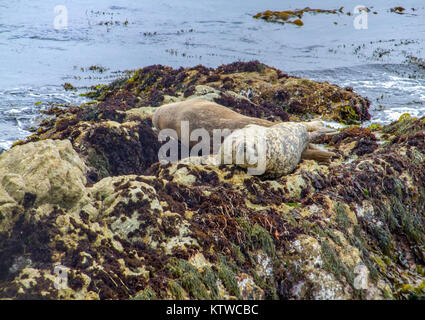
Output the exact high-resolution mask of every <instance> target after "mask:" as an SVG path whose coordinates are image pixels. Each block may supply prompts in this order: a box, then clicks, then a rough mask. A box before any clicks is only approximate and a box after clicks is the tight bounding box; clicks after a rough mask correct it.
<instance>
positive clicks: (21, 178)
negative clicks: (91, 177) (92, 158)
mask: <svg viewBox="0 0 425 320" xmlns="http://www.w3.org/2000/svg"><path fill="white" fill-rule="evenodd" d="M86 171H87V167H86V165H85V164H84V162H83V161H82V160H81V159H80V158H79V156H78V154H77V153H76V152H75V151H74V149H73V148H72V145H71V143H70V142H69V141H68V140H62V141H60V140H43V141H39V142H36V143H31V144H25V145H22V146H16V147H14V148H12V149H11V150H9V151H7V152H5V153H3V154H2V155H1V156H0V183H1V186H2V187H3V188H4V191H6V193H7V194H8V195H9V196H10V197H11V198H13V200H14V201H16V202H17V203H19V204H20V205H22V206H23V207H24V208H25V209H28V208H30V207H33V206H39V205H42V204H44V203H49V204H57V205H59V206H61V207H63V208H67V209H69V208H71V207H72V206H74V205H75V204H76V203H77V202H78V201H79V200H80V198H81V197H82V196H83V194H84V193H85V184H86V177H85V174H86Z"/></svg>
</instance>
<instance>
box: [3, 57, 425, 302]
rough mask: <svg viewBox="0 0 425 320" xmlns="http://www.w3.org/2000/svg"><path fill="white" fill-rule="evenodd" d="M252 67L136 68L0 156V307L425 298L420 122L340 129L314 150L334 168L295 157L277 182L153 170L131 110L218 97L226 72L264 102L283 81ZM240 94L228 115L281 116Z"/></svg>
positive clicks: (152, 137) (231, 171)
mask: <svg viewBox="0 0 425 320" xmlns="http://www.w3.org/2000/svg"><path fill="white" fill-rule="evenodd" d="M261 66H262V65H260V64H257V63H247V64H243V63H236V64H232V65H228V66H222V67H219V68H217V69H216V70H211V69H206V68H201V67H197V68H192V69H180V70H172V69H171V68H166V67H159V66H154V67H150V68H145V69H142V70H140V71H138V72H136V74H135V76H134V77H133V78H131V79H129V80H125V81H121V82H116V83H114V84H112V85H110V86H108V87H107V88H108V89H105V88H103V89H101V90H99V94H100V95H101V96H100V97H99V99H100V100H101V102H98V103H93V104H89V105H83V106H81V107H78V108H75V107H71V108H68V109H61V110H59V109H57V110H52V111H51V112H53V113H54V114H55V116H54V117H50V118H46V120H45V122H44V124H43V125H42V126H41V128H40V130H39V132H38V133H37V134H36V135H35V136H33V137H31V138H30V139H29V140H28V141H26V143H25V144H23V145H21V146H20V145H19V143H18V144H17V145H16V146H15V147H13V148H12V149H11V150H9V151H6V152H4V153H3V154H2V155H1V156H0V164H1V167H0V173H1V174H0V176H1V179H0V298H5V299H7V298H12V299H26V298H37V299H237V298H239V299H393V298H396V299H410V298H413V299H415V298H423V297H424V296H425V292H424V290H425V271H424V270H425V212H424V208H425V162H424V160H425V143H424V141H425V140H424V132H425V118H421V119H413V118H410V117H407V116H404V117H402V118H401V119H400V120H399V121H397V122H395V123H393V124H391V125H388V126H382V127H377V128H373V129H366V128H360V127H351V128H346V129H343V130H341V131H340V132H339V133H338V134H336V135H334V136H332V137H326V138H323V140H322V141H321V142H322V143H323V144H324V147H326V148H327V149H328V150H330V151H332V152H334V153H335V154H336V156H335V157H333V158H332V159H331V163H330V164H327V165H325V164H321V163H317V162H315V161H313V160H303V161H301V162H300V163H299V164H298V165H297V166H296V168H295V170H294V171H293V172H291V173H289V174H287V175H284V176H282V177H279V178H273V179H270V178H265V177H257V176H252V175H249V174H248V173H247V171H246V169H243V168H240V167H238V166H235V165H230V164H229V165H215V164H214V163H209V164H202V163H200V162H198V163H191V162H189V161H184V160H182V161H179V162H178V163H176V164H160V163H159V162H157V160H156V159H155V156H156V155H157V153H156V152H157V148H158V146H159V144H156V143H157V140H156V133H155V131H154V130H153V129H152V127H151V126H152V124H151V122H150V120H149V116H146V115H147V114H149V110H151V109H146V111H147V113H145V112H144V111H141V110H140V109H139V108H150V107H153V106H154V105H155V104H157V102H158V103H161V101H163V100H164V99H168V100H167V101H172V99H171V98H169V97H174V98H176V99H183V98H185V97H184V94H183V97H181V96H180V95H179V94H178V93H176V94H174V93H173V91H172V90H175V92H186V91H187V90H189V91H187V92H186V94H185V95H186V97H190V96H192V95H196V94H198V93H205V96H208V99H215V98H216V97H218V96H221V98H223V95H222V85H223V83H222V80H219V79H222V77H223V75H224V74H225V75H226V77H228V78H229V79H235V80H234V82H231V81H230V80H226V81H224V82H225V83H226V88H229V89H226V90H227V91H226V94H229V93H228V92H229V90H231V89H230V88H231V84H232V83H236V87H237V86H239V85H240V84H241V83H244V81H245V80H246V81H247V82H246V83H245V85H246V87H244V88H245V89H246V90H248V89H249V88H251V90H254V89H253V88H254V87H255V86H256V85H258V88H263V89H264V91H263V92H270V91H267V90H268V89H267V88H268V86H271V87H272V86H274V84H273V83H276V86H278V87H282V84H281V83H280V84H277V83H278V82H279V79H282V81H284V82H285V81H286V80H288V81H289V80H290V79H289V78H288V77H286V76H284V75H281V76H280V78H279V76H278V72H277V71H276V70H274V69H271V68H267V67H261ZM262 68H264V69H262ZM269 73H270V74H269ZM272 73H275V74H276V78H270V77H269V75H271V74H272ZM165 75H167V76H165ZM217 76H218V78H217ZM192 77H193V78H192ZM284 78H285V80H283V79H284ZM190 79H192V80H190ZM193 79H196V80H193ZM199 79H204V80H203V81H207V79H208V86H204V87H197V86H195V83H197V81H201V80H199ZM244 79H245V80H244ZM255 79H257V80H255ZM187 81H189V82H190V81H193V83H192V84H190V85H188V82H187ZM201 82H202V81H201ZM214 82H216V85H214ZM248 83H250V84H251V85H248ZM159 84H161V85H159ZM192 85H193V86H195V87H194V88H191V86H192ZM214 86H215V88H214ZM318 86H319V89H320V88H323V87H322V86H324V85H323V84H318ZM148 87H149V88H150V90H148V89H147V88H148ZM207 87H209V88H207ZM164 88H168V91H166V90H167V89H164ZM189 88H191V89H189ZM210 88H213V89H210ZM237 88H241V87H237ZM258 88H257V89H255V90H259V91H256V92H257V94H258V93H261V90H263V89H258ZM328 88H329V87H328ZM333 88H337V87H333ZM192 89H193V90H192ZM102 90H106V91H102ZM162 90H164V91H162ZM255 90H254V91H255ZM335 90H337V91H338V92H339V93H341V94H342V95H344V94H349V93H347V92H351V91H347V92H345V91H341V89H335ZM101 91H102V92H101ZM237 91H238V90H237ZM165 92H167V94H166V95H168V96H169V97H165V98H164V96H161V94H162V93H164V94H165ZM251 92H253V91H251ZM318 92H320V90H319V91H318ZM318 92H316V93H315V94H318V95H321V93H318ZM130 93H131V94H130ZM240 93H241V92H238V93H237V94H240ZM234 94H235V95H233V96H232V95H230V94H229V96H231V97H232V99H240V101H243V104H235V105H234V107H235V109H237V108H239V107H241V106H242V105H244V106H246V107H247V108H246V109H244V110H245V111H246V113H251V114H250V115H253V114H252V113H255V112H251V111H249V110H256V109H255V108H258V116H263V117H265V118H273V117H275V119H277V118H279V117H281V116H280V115H278V113H275V111H276V110H280V109H274V107H273V106H272V105H267V103H264V104H261V103H260V102H259V101H270V100H260V98H258V95H257V96H256V95H254V96H253V97H257V98H248V97H247V96H246V97H245V98H239V96H236V93H235V92H234ZM350 94H351V96H350V97H351V98H354V97H356V98H355V99H359V100H358V101H366V100H364V99H363V98H361V97H357V96H355V95H354V94H353V93H352V92H351V93H350ZM216 95H217V96H216ZM248 96H249V94H248ZM160 97H161V99H163V100H161V99H160ZM235 97H238V98H235ZM226 99H227V98H226ZM252 99H258V100H257V101H256V102H254V103H255V104H253V105H251V104H245V103H246V101H253V100H252ZM306 99H309V98H306ZM321 99H322V100H321V101H323V104H322V106H324V105H327V106H328V105H332V101H331V100H332V99H331V98H330V97H329V96H327V95H321ZM362 99H363V100H362ZM164 101H165V100H164ZM223 101H224V100H223ZM228 101H230V98H229V100H228ZM232 101H233V100H232ZM312 101H314V99H313V100H312ZM114 105H115V107H114ZM267 106H269V107H270V108H268V107H267ZM274 106H277V104H275V105H274ZM251 107H252V109H250V108H251ZM136 108H137V109H139V110H137V112H136V111H135V112H129V111H130V110H132V109H136ZM319 109H320V108H319ZM323 110H324V113H325V114H326V112H327V111H326V110H328V109H323ZM359 114H360V113H359ZM137 119H139V120H137ZM51 139H54V140H51ZM38 140H39V141H38ZM108 146H110V147H109V148H108ZM120 146H122V148H121V150H120V149H119V147H120ZM73 149H74V150H75V151H74V150H73ZM90 150H94V151H95V152H96V154H95V155H96V156H95V157H94V159H93V158H92V157H91V156H90ZM96 159H97V161H96ZM99 159H103V160H99ZM86 175H87V180H85V179H86ZM64 177H68V178H66V179H65V178H64ZM39 185H40V187H39ZM46 186H50V187H49V188H47V187H46ZM70 191H71V192H70ZM28 193H30V194H32V195H35V196H30V195H28Z"/></svg>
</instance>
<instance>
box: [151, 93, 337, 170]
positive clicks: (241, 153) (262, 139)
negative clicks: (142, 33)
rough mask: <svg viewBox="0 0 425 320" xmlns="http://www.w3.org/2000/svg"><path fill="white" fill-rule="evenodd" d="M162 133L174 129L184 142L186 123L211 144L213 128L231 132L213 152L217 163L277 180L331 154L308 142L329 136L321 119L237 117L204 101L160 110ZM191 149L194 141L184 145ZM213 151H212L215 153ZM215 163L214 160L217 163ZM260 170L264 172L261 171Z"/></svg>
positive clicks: (158, 121) (156, 122) (158, 124)
mask: <svg viewBox="0 0 425 320" xmlns="http://www.w3.org/2000/svg"><path fill="white" fill-rule="evenodd" d="M152 122H153V124H154V126H155V127H156V128H158V129H160V130H162V129H173V130H175V132H176V133H177V135H178V139H179V140H180V141H182V136H183V134H184V132H183V131H184V130H183V129H184V128H183V127H182V123H187V125H188V131H189V132H192V131H193V130H195V129H201V128H203V129H205V130H206V131H207V132H208V134H209V137H210V139H211V141H208V142H213V144H214V142H217V141H214V139H216V137H214V134H213V132H214V130H217V129H220V130H224V129H229V132H228V134H227V135H226V136H224V137H222V140H221V141H220V148H219V149H218V152H217V150H213V153H214V154H216V158H219V159H218V160H217V159H216V160H217V161H218V162H219V163H224V164H226V163H227V164H230V163H233V164H236V165H239V166H241V167H244V168H247V169H248V170H249V171H251V172H252V173H253V174H263V175H265V176H266V177H277V176H281V175H284V174H287V173H290V172H292V171H293V170H294V169H295V167H296V166H297V165H298V163H299V162H300V160H301V159H310V160H317V161H319V162H329V159H330V158H331V157H332V156H333V155H334V154H333V153H331V152H327V151H323V150H320V149H319V148H318V147H316V146H314V145H313V144H312V143H311V142H313V141H314V140H316V139H317V138H319V137H321V136H323V135H327V134H333V133H334V130H329V129H327V128H325V127H324V125H323V123H322V122H321V121H311V122H281V123H275V122H271V121H267V120H264V119H259V118H252V117H248V116H244V115H241V114H239V113H237V112H235V111H233V110H231V109H229V108H226V107H224V106H221V105H219V104H217V103H214V102H211V101H207V100H204V99H198V98H197V99H191V100H186V101H182V102H176V103H170V104H166V105H163V106H161V107H159V108H158V110H157V111H156V112H155V114H154V115H153V118H152ZM188 143H189V146H190V147H192V146H193V145H194V144H196V143H198V142H197V141H188ZM214 151H215V152H214ZM217 161H214V162H217ZM261 171H263V173H260V172H261Z"/></svg>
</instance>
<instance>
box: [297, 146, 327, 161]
mask: <svg viewBox="0 0 425 320" xmlns="http://www.w3.org/2000/svg"><path fill="white" fill-rule="evenodd" d="M334 155H335V153H333V152H328V151H324V150H321V149H319V148H318V147H317V146H315V145H314V144H311V143H310V144H309V145H308V146H307V148H305V150H304V151H303V153H302V154H301V159H304V160H316V161H317V162H324V163H329V162H330V159H331V157H333V156H334Z"/></svg>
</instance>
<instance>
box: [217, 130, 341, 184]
mask: <svg viewBox="0 0 425 320" xmlns="http://www.w3.org/2000/svg"><path fill="white" fill-rule="evenodd" d="M310 139H311V138H310V135H309V132H308V131H307V128H306V126H305V125H304V124H302V123H295V122H282V123H278V124H275V125H273V126H271V127H262V126H258V125H248V126H246V127H244V128H243V129H238V130H236V131H234V132H233V133H232V134H230V135H229V136H227V137H226V139H225V140H224V142H223V144H222V146H221V148H220V151H219V153H218V154H217V155H216V157H219V159H218V160H217V162H219V163H220V164H229V163H232V164H236V165H238V166H240V167H243V168H246V169H248V173H249V174H253V175H262V176H263V177H265V178H278V177H281V176H282V175H285V174H289V173H291V172H293V171H294V169H295V168H296V167H297V165H298V163H299V162H300V161H301V159H302V158H304V159H307V158H308V157H310V158H315V160H317V158H318V157H319V156H318V155H320V157H322V158H323V159H322V160H323V161H326V160H328V159H329V157H330V156H331V155H333V154H331V153H329V152H326V151H322V150H320V149H318V148H317V147H311V146H310ZM313 154H314V156H312V155H313ZM226 157H227V158H226ZM320 157H319V158H320Z"/></svg>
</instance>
